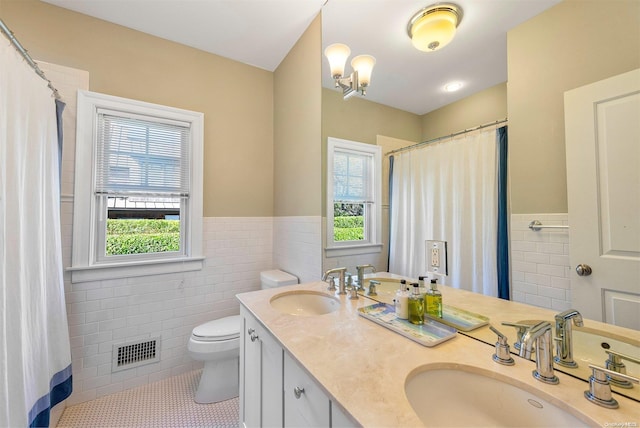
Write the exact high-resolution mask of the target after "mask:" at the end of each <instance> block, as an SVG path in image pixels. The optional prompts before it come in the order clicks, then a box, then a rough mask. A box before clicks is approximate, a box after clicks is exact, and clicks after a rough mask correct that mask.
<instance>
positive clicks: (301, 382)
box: [284, 352, 330, 427]
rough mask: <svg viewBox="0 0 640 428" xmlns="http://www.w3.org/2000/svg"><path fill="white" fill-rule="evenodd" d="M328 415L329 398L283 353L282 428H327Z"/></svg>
mask: <svg viewBox="0 0 640 428" xmlns="http://www.w3.org/2000/svg"><path fill="white" fill-rule="evenodd" d="M329 413H330V408H329V398H328V397H327V396H326V395H325V394H324V392H323V391H322V390H321V389H320V387H319V386H318V385H317V384H316V383H315V381H314V380H313V379H312V378H311V377H310V376H309V375H308V374H307V373H306V372H305V371H304V370H303V369H302V368H301V367H300V366H299V365H298V363H296V362H295V361H294V360H293V359H292V358H291V357H290V356H289V354H287V353H286V352H285V355H284V426H285V427H303V426H304V427H328V426H329V419H330V418H329Z"/></svg>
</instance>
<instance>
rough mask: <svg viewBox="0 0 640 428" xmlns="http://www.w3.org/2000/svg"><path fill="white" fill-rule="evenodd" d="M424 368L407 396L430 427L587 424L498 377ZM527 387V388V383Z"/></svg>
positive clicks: (464, 370) (415, 375)
mask: <svg viewBox="0 0 640 428" xmlns="http://www.w3.org/2000/svg"><path fill="white" fill-rule="evenodd" d="M482 373H483V371H482V370H481V369H477V368H473V367H466V366H461V365H455V366H451V367H442V366H441V365H438V366H436V367H434V368H429V367H428V366H425V367H423V368H420V369H418V370H417V372H414V373H413V374H411V375H409V377H408V378H407V380H406V382H405V393H406V395H407V398H408V399H409V402H410V403H411V407H412V408H413V410H414V411H415V412H416V414H417V415H418V417H419V418H420V419H421V420H422V422H423V423H424V424H425V425H427V426H450V427H470V426H473V427H480V426H491V427H500V426H502V427H518V426H520V427H524V426H526V427H533V426H540V427H554V426H558V427H568V426H571V427H579V426H586V425H588V424H587V423H585V422H583V421H582V420H580V419H578V417H576V416H574V415H573V414H572V413H569V412H568V411H567V410H564V409H561V408H559V407H557V406H555V405H553V404H551V403H549V402H548V401H547V400H545V399H544V398H542V397H541V396H539V395H536V394H534V393H531V392H529V391H527V390H525V389H522V388H520V387H518V386H515V384H514V383H518V382H517V381H515V380H512V379H508V378H506V377H502V376H501V375H498V374H496V373H493V372H487V374H486V375H485V374H482ZM523 385H524V384H523Z"/></svg>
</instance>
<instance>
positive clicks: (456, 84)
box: [444, 82, 462, 92]
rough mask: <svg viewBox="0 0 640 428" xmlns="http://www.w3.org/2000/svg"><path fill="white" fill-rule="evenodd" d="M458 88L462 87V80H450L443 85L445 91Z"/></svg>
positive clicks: (452, 90) (453, 90)
mask: <svg viewBox="0 0 640 428" xmlns="http://www.w3.org/2000/svg"><path fill="white" fill-rule="evenodd" d="M460 88H462V82H451V83H447V84H446V85H444V90H445V91H446V92H455V91H457V90H458V89H460Z"/></svg>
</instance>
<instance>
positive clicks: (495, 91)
mask: <svg viewBox="0 0 640 428" xmlns="http://www.w3.org/2000/svg"><path fill="white" fill-rule="evenodd" d="M506 117H507V84H506V83H500V84H498V85H495V86H492V87H491V88H488V89H485V90H484V91H480V92H478V93H476V94H473V95H471V96H469V97H467V98H464V99H462V100H460V101H456V102H454V103H451V104H448V105H446V106H444V107H441V108H439V109H437V110H434V111H432V112H429V113H427V114H425V115H423V116H422V137H421V140H420V141H428V140H431V139H434V138H438V137H443V136H445V135H450V134H453V133H454V132H459V131H462V130H464V129H469V128H473V127H476V126H478V125H482V124H485V123H490V122H495V121H497V120H502V119H504V118H506Z"/></svg>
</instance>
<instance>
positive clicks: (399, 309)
mask: <svg viewBox="0 0 640 428" xmlns="http://www.w3.org/2000/svg"><path fill="white" fill-rule="evenodd" d="M394 302H395V308H396V317H398V318H400V319H403V320H406V319H407V318H409V293H408V292H407V281H405V280H404V279H402V280H400V287H399V288H398V291H396V298H395V299H394Z"/></svg>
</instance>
